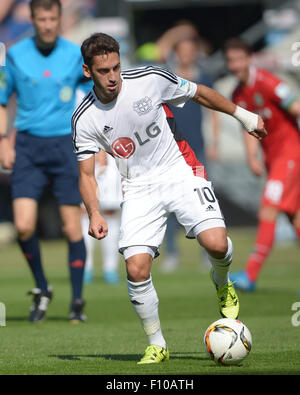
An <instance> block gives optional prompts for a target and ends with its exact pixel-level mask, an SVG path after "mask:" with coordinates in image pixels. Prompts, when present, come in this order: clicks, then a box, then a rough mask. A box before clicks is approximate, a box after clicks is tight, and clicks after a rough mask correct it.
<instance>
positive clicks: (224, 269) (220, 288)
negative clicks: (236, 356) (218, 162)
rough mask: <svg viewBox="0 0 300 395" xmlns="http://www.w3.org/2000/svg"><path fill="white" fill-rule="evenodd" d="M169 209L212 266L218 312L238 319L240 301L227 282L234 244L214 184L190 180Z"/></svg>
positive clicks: (178, 190) (176, 192)
mask: <svg viewBox="0 0 300 395" xmlns="http://www.w3.org/2000/svg"><path fill="white" fill-rule="evenodd" d="M173 196H175V199H174V198H173V199H172V200H170V208H171V209H172V208H173V209H174V212H175V213H176V216H177V219H178V221H179V223H181V224H182V225H183V226H184V227H185V229H186V235H187V237H188V238H197V240H198V242H199V244H200V245H201V246H202V247H204V249H205V250H206V252H207V254H208V258H209V260H210V263H211V265H212V270H211V276H212V280H213V282H214V284H215V286H216V290H217V297H218V303H219V309H220V312H221V314H222V316H224V317H228V318H236V317H237V316H238V312H239V301H238V297H237V294H236V292H235V290H234V287H233V284H232V282H231V281H230V280H229V278H228V271H229V266H230V264H231V261H232V252H233V249H232V243H231V240H230V239H229V238H228V237H227V233H226V227H225V222H224V219H223V215H222V213H221V210H220V207H219V203H218V200H217V198H216V196H215V194H214V191H213V188H212V184H211V183H210V182H209V181H207V180H205V179H204V178H202V177H195V176H193V177H189V178H186V179H185V180H184V181H183V182H181V183H179V184H178V185H177V187H176V188H175V189H174V190H173Z"/></svg>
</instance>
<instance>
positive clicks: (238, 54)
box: [224, 38, 300, 291]
mask: <svg viewBox="0 0 300 395" xmlns="http://www.w3.org/2000/svg"><path fill="white" fill-rule="evenodd" d="M224 50H225V57H226V61H227V66H228V69H229V70H230V71H231V72H232V73H233V74H234V75H235V76H236V77H237V78H238V80H239V84H238V86H237V87H236V89H235V90H234V92H233V101H234V103H236V104H237V105H239V106H241V107H243V108H245V109H247V110H249V111H253V112H256V113H258V114H260V115H261V117H262V118H263V119H264V122H265V125H266V128H267V130H268V136H267V138H265V139H264V140H262V141H261V147H262V150H263V156H264V164H263V163H262V162H261V160H260V159H259V157H258V150H259V142H258V141H257V140H255V139H249V136H248V133H244V135H245V145H246V151H247V159H248V164H249V167H250V169H251V170H252V172H253V173H254V174H255V175H256V176H258V177H261V176H262V175H263V174H264V171H265V169H266V171H267V181H266V184H265V187H264V191H263V196H262V200H261V207H260V210H259V214H258V219H259V223H258V229H257V234H256V241H255V246H254V251H253V252H252V253H251V255H250V256H249V258H248V261H247V265H246V268H245V271H242V272H237V273H232V274H231V276H230V277H231V279H232V281H236V283H235V285H236V286H237V287H238V288H241V289H243V290H245V291H254V289H255V285H256V281H257V278H258V275H259V272H260V270H261V268H262V266H263V264H264V262H265V261H266V259H267V257H268V255H269V253H270V251H271V249H272V246H273V243H274V236H275V225H276V219H277V216H278V214H279V212H284V213H285V214H286V215H287V216H288V218H289V219H290V221H291V223H292V224H293V226H294V228H295V231H296V233H297V236H298V239H299V241H300V134H299V130H298V125H297V120H296V117H299V116H300V102H299V100H297V99H296V97H295V96H294V95H293V94H292V92H291V90H290V89H289V87H288V86H287V84H286V83H285V82H283V81H282V80H280V79H279V78H278V77H276V76H274V75H273V74H271V73H269V72H268V71H266V70H261V69H257V68H255V67H254V66H253V65H252V49H251V48H250V46H249V45H248V43H247V42H245V41H243V40H241V39H239V38H234V39H230V40H228V41H227V42H226V44H225V49H224Z"/></svg>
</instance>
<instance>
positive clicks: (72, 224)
mask: <svg viewBox="0 0 300 395" xmlns="http://www.w3.org/2000/svg"><path fill="white" fill-rule="evenodd" d="M30 9H31V16H32V22H33V26H34V29H35V35H34V37H30V38H26V39H24V40H22V41H20V42H19V43H17V44H15V45H13V46H12V47H11V48H10V49H9V50H8V53H7V59H6V66H5V67H3V71H1V72H2V73H3V77H4V81H5V83H4V84H2V85H1V87H0V104H1V105H0V127H1V130H0V133H1V141H0V152H1V164H2V166H3V167H4V168H6V169H13V174H12V199H13V213H14V222H15V226H16V229H17V232H18V242H19V245H20V247H21V250H22V252H23V254H24V257H25V258H26V260H27V262H28V264H29V267H30V269H31V271H32V274H33V277H34V280H35V288H34V289H33V290H32V291H31V294H32V295H33V304H32V306H31V309H30V316H29V320H30V321H32V322H37V321H40V320H42V319H43V318H44V316H45V312H46V310H47V308H48V305H49V303H50V301H51V298H52V287H51V286H50V285H49V284H48V281H47V279H46V276H45V273H44V270H43V266H42V261H41V254H40V246H39V240H38V237H37V234H36V222H37V209H38V201H39V199H40V197H41V195H42V193H43V190H44V188H45V186H46V185H47V184H50V185H51V188H52V192H53V194H54V196H55V198H56V200H57V202H58V205H59V211H60V215H61V219H62V224H63V231H64V233H65V235H66V238H67V240H68V247H69V257H68V260H69V269H70V278H71V284H72V300H71V305H70V315H69V319H70V321H72V322H78V321H85V320H86V316H85V314H84V313H83V306H84V301H83V299H82V284H83V273H84V264H85V256H86V250H85V245H84V240H83V236H82V231H81V224H80V206H79V204H80V202H81V197H80V193H79V189H78V169H77V164H76V157H75V155H74V153H73V149H72V138H71V128H70V118H71V114H72V112H73V111H74V106H75V90H76V88H78V87H79V86H80V84H81V83H82V82H83V80H84V76H83V73H82V57H81V54H80V49H79V47H78V46H77V45H75V44H73V43H71V42H69V41H67V40H65V39H63V38H61V37H59V29H60V21H61V3H60V1H59V0H32V1H31V2H30ZM14 92H16V95H17V115H16V121H15V125H16V128H17V131H18V132H17V137H16V145H15V147H13V146H12V145H11V144H10V142H9V139H8V138H7V136H8V135H7V134H6V133H7V109H6V104H7V103H8V100H9V98H10V96H11V95H12V94H13V93H14ZM49 221H51V218H49Z"/></svg>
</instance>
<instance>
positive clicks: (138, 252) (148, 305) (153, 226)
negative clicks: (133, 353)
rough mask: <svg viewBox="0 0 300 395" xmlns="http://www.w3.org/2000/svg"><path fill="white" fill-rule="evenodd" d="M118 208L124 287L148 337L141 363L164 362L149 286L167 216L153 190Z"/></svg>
mask: <svg viewBox="0 0 300 395" xmlns="http://www.w3.org/2000/svg"><path fill="white" fill-rule="evenodd" d="M139 192H140V193H137V192H136V193H135V194H134V195H130V196H131V198H127V196H126V194H125V197H124V202H123V204H122V212H121V229H120V241H119V248H120V252H122V253H123V255H124V258H125V261H126V270H127V287H128V293H129V298H130V301H131V304H132V307H133V309H134V310H135V311H136V313H137V315H138V317H139V318H140V320H141V323H142V326H143V328H144V331H145V333H146V335H147V337H148V344H149V345H148V347H147V348H146V352H145V355H144V357H143V358H142V360H141V361H140V362H141V363H142V364H143V363H157V362H162V361H164V360H167V359H168V358H169V357H168V355H169V353H168V351H167V349H166V342H165V339H164V337H163V335H162V332H161V327H160V320H159V315H158V303H159V300H158V295H157V293H156V290H155V287H154V285H153V282H152V277H151V274H150V273H151V272H150V271H151V265H152V260H153V258H154V257H155V256H156V254H157V250H158V248H159V246H160V245H161V243H162V241H163V237H164V234H165V230H166V222H167V212H166V210H165V208H164V207H163V205H162V204H161V193H160V190H159V188H158V187H157V186H153V187H151V186H150V187H149V189H147V188H145V187H143V188H141V189H140V191H139Z"/></svg>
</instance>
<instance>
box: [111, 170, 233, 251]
mask: <svg viewBox="0 0 300 395" xmlns="http://www.w3.org/2000/svg"><path fill="white" fill-rule="evenodd" d="M170 212H174V213H175V215H176V217H177V220H178V222H179V223H180V224H181V225H182V226H184V228H185V231H186V237H188V238H195V237H196V236H197V234H199V233H200V232H202V231H204V230H207V229H211V228H215V227H225V222H224V218H223V215H222V213H221V210H220V207H219V203H218V201H217V199H216V197H215V194H214V191H213V188H212V184H211V182H209V181H207V180H205V179H204V178H201V177H196V176H193V175H192V176H188V177H186V178H181V179H180V180H179V181H177V180H176V181H174V179H173V180H172V181H170V182H169V183H168V182H167V183H166V182H164V184H156V185H150V186H146V187H145V188H143V189H142V190H140V191H139V192H138V191H137V192H136V193H135V194H131V195H130V198H128V199H126V198H125V200H124V202H123V203H122V216H121V232H120V242H119V248H120V252H121V253H122V252H123V251H124V249H125V248H126V247H129V246H142V245H143V246H149V247H154V248H156V249H158V248H159V247H160V245H161V244H162V241H163V238H164V234H165V231H166V226H167V218H168V215H169V213H170Z"/></svg>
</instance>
